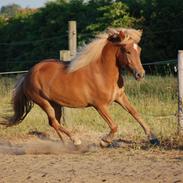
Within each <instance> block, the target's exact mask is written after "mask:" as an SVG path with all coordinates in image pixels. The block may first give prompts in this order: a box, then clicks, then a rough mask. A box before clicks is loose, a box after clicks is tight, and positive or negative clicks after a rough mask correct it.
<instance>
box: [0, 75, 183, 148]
mask: <svg viewBox="0 0 183 183" xmlns="http://www.w3.org/2000/svg"><path fill="white" fill-rule="evenodd" d="M14 82H15V78H0V87H1V88H0V99H1V104H0V117H1V118H2V117H3V116H9V115H11V114H12V110H11V105H10V99H11V91H12V88H13V85H14ZM125 86H126V87H125V90H126V93H127V94H128V96H129V98H130V101H131V102H132V103H133V104H134V105H135V107H136V108H137V109H138V111H139V112H140V113H141V114H142V116H143V118H144V119H145V121H146V122H147V123H148V124H149V125H150V126H151V128H152V129H153V130H154V132H155V133H156V134H157V136H158V137H159V138H160V140H161V142H162V145H164V147H166V148H167V147H171V148H183V140H182V137H181V136H178V135H177V118H176V116H175V113H176V112H177V80H176V78H174V77H173V76H169V77H168V76H167V77H160V76H147V77H146V79H145V80H144V81H142V82H136V81H135V80H134V79H133V78H131V77H128V78H125ZM110 113H111V115H112V117H113V119H114V120H115V121H116V123H118V125H119V130H118V134H117V135H118V137H121V138H124V139H128V140H133V141H137V142H138V141H143V139H146V138H145V135H144V132H143V130H142V128H141V127H140V126H139V124H137V123H136V122H135V120H134V119H133V118H132V117H131V116H130V115H129V114H128V113H127V112H126V111H124V110H123V109H122V108H121V107H120V106H118V105H117V104H113V105H112V106H111V108H110ZM66 121H67V126H68V128H70V129H72V130H73V131H75V132H79V133H82V132H83V131H85V132H88V133H90V132H92V131H94V132H101V133H106V132H108V127H107V125H106V123H105V122H104V121H103V120H102V118H101V117H100V116H99V115H98V114H97V112H96V111H95V110H94V109H93V108H87V109H66ZM32 130H37V131H43V132H46V131H48V130H49V131H50V130H52V129H51V128H50V127H49V125H48V122H47V117H46V115H45V114H44V112H43V111H42V110H41V109H40V108H39V107H38V106H34V108H33V109H32V111H31V112H30V113H29V115H28V116H27V117H26V119H25V120H24V121H23V122H22V123H21V124H20V125H18V126H15V127H12V128H7V129H5V128H4V127H0V136H1V137H2V136H3V137H12V136H13V137H15V136H20V135H23V136H24V135H26V134H27V133H28V132H29V131H32Z"/></svg>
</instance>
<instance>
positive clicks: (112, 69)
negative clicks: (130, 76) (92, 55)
mask: <svg viewBox="0 0 183 183" xmlns="http://www.w3.org/2000/svg"><path fill="white" fill-rule="evenodd" d="M117 52H118V47H115V46H112V45H110V43H108V44H107V45H106V46H105V47H104V49H103V52H102V56H101V58H100V65H101V69H102V71H103V73H104V74H105V76H108V77H110V78H112V77H117V76H118V75H119V68H118V64H117V63H116V54H117Z"/></svg>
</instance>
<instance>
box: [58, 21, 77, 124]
mask: <svg viewBox="0 0 183 183" xmlns="http://www.w3.org/2000/svg"><path fill="white" fill-rule="evenodd" d="M68 29H69V31H68V38H69V39H68V45H69V50H61V51H60V60H62V61H71V59H72V58H73V57H74V56H75V55H76V52H77V30H76V21H69V25H68ZM70 113H71V112H70V110H69V109H66V108H65V107H62V118H61V122H62V123H65V119H66V120H67V119H68V116H70Z"/></svg>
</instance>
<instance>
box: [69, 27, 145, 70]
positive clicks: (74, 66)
mask: <svg viewBox="0 0 183 183" xmlns="http://www.w3.org/2000/svg"><path fill="white" fill-rule="evenodd" d="M109 29H113V30H115V31H117V32H119V31H123V32H124V33H125V36H126V38H125V39H126V43H127V44H128V42H130V41H133V42H135V43H138V42H139V41H140V39H141V35H142V31H139V30H135V29H126V28H109ZM108 36H109V34H108V33H104V34H100V35H98V36H96V37H97V38H96V39H95V40H93V41H92V42H91V43H89V44H88V45H87V46H86V47H84V48H83V49H82V51H81V52H79V53H78V54H77V56H76V57H75V58H74V59H73V60H72V61H71V63H70V65H69V67H68V71H69V72H74V71H76V70H78V69H80V68H82V67H84V66H86V65H88V64H89V63H91V62H92V61H95V60H97V59H98V58H99V57H100V55H101V53H102V50H103V48H104V46H105V45H106V43H107V38H108Z"/></svg>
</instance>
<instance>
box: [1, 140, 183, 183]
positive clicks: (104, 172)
mask: <svg viewBox="0 0 183 183" xmlns="http://www.w3.org/2000/svg"><path fill="white" fill-rule="evenodd" d="M15 182H16V183H24V182H25V183H27V182H28V183H29V182H32V183H38V182H41V183H57V182H62V183H66V182H68V183H70V182H71V183H72V182H73V183H98V182H108V183H109V182H110V183H123V182H124V183H128V182H133V183H134V182H135V183H138V182H139V183H143V182H148V183H151V182H154V183H157V182H159V183H160V182H162V183H169V182H170V183H181V182H183V151H178V150H171V151H165V150H159V149H157V148H150V149H146V150H142V149H140V150H139V149H134V148H132V147H127V146H125V145H124V146H123V144H122V145H121V147H119V148H105V149H102V148H100V147H99V146H98V145H95V144H91V143H90V144H89V145H88V142H87V143H86V144H83V145H82V146H81V147H80V148H75V147H74V146H73V145H72V144H71V143H67V144H66V145H65V146H63V145H62V144H61V143H60V142H58V141H55V140H50V139H46V138H45V139H38V138H29V139H28V140H24V141H17V140H16V142H15V141H14V142H12V141H5V140H1V141H0V183H15Z"/></svg>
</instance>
